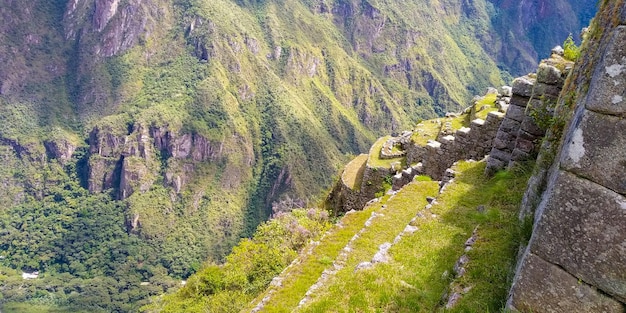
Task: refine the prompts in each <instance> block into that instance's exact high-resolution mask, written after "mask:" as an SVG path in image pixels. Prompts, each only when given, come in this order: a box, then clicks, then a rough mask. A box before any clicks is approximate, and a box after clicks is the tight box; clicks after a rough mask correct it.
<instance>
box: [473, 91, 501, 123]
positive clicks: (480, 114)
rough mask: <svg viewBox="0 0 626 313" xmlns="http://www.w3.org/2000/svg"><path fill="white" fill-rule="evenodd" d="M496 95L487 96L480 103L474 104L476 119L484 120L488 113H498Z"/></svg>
mask: <svg viewBox="0 0 626 313" xmlns="http://www.w3.org/2000/svg"><path fill="white" fill-rule="evenodd" d="M497 96H498V95H496V94H487V95H485V96H484V97H483V98H482V99H481V100H480V101H478V102H477V103H476V105H475V106H474V109H475V110H476V116H475V117H476V118H480V119H483V120H484V119H486V118H487V115H489V113H490V112H494V111H498V108H497V107H496V98H497Z"/></svg>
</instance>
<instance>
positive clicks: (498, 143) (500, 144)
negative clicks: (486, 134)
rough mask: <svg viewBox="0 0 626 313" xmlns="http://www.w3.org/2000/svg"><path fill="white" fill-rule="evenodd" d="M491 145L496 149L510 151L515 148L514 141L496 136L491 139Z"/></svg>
mask: <svg viewBox="0 0 626 313" xmlns="http://www.w3.org/2000/svg"><path fill="white" fill-rule="evenodd" d="M493 147H494V148H495V149H498V150H506V151H511V150H513V149H514V148H515V141H514V140H506V139H503V138H498V137H496V139H494V140H493Z"/></svg>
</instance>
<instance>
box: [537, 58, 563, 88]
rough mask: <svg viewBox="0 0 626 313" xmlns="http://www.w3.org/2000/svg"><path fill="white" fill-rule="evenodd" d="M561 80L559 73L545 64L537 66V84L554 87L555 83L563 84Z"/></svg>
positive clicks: (556, 69)
mask: <svg viewBox="0 0 626 313" xmlns="http://www.w3.org/2000/svg"><path fill="white" fill-rule="evenodd" d="M562 80H563V79H562V78H561V71H560V70H559V69H558V68H556V67H554V66H552V65H548V64H545V63H541V64H539V68H538V69H537V82H540V83H545V84H548V85H556V84H557V83H561V84H562V83H563V82H562Z"/></svg>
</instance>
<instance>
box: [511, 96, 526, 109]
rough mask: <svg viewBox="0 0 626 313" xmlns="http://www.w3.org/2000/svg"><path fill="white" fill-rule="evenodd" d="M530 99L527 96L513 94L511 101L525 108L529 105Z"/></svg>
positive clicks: (512, 103)
mask: <svg viewBox="0 0 626 313" xmlns="http://www.w3.org/2000/svg"><path fill="white" fill-rule="evenodd" d="M528 100H529V98H526V97H521V96H518V95H513V97H512V98H511V101H510V102H509V104H510V105H517V106H520V107H522V108H525V107H526V106H527V105H528Z"/></svg>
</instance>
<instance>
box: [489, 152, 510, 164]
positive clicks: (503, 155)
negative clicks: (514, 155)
mask: <svg viewBox="0 0 626 313" xmlns="http://www.w3.org/2000/svg"><path fill="white" fill-rule="evenodd" d="M489 156H490V157H491V158H494V159H498V160H500V161H504V163H505V164H506V163H509V161H510V160H511V153H510V152H506V151H502V150H498V149H491V152H490V153H489Z"/></svg>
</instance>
